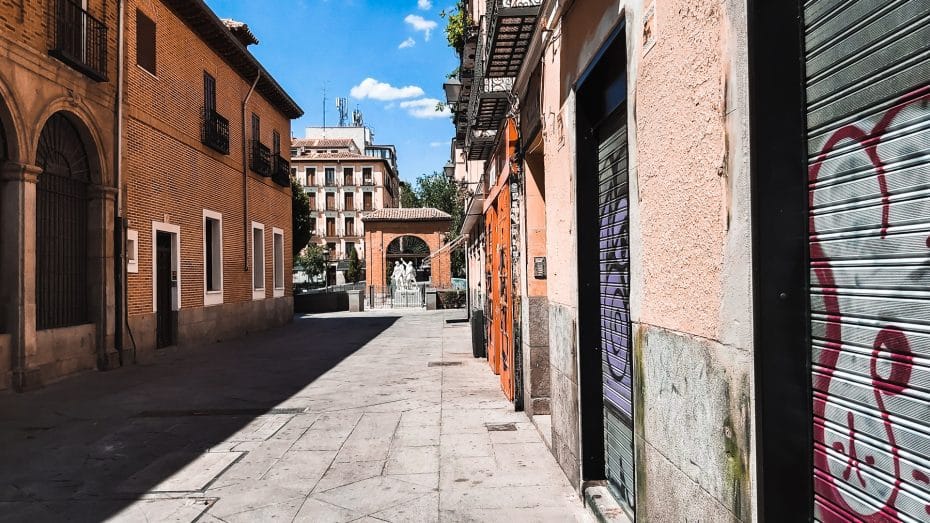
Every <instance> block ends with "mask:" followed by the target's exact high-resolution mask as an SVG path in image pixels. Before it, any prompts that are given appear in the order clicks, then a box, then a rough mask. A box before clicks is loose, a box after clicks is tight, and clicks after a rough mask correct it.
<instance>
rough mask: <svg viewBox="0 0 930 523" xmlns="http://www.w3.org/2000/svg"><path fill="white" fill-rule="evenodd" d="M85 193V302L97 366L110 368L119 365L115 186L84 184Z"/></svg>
mask: <svg viewBox="0 0 930 523" xmlns="http://www.w3.org/2000/svg"><path fill="white" fill-rule="evenodd" d="M88 196H89V197H90V201H89V203H88V209H87V211H88V212H87V218H88V219H87V227H88V231H87V272H88V274H87V288H88V294H87V297H88V303H87V305H88V311H89V313H90V320H91V321H92V322H93V323H94V324H96V326H97V328H96V336H97V339H96V342H97V368H98V369H99V370H110V369H115V368H118V367H119V366H120V361H119V355H118V354H117V352H116V326H117V322H116V291H115V289H116V275H115V272H114V270H115V269H114V266H113V264H114V263H115V262H114V252H113V250H114V246H113V225H114V216H115V215H116V188H115V187H109V186H106V185H92V186H90V187H89V188H88Z"/></svg>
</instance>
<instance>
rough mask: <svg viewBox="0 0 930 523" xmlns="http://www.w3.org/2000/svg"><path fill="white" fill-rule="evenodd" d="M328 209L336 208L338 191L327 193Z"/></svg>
mask: <svg viewBox="0 0 930 523" xmlns="http://www.w3.org/2000/svg"><path fill="white" fill-rule="evenodd" d="M326 210H327V211H335V210H336V193H334V192H328V193H326Z"/></svg>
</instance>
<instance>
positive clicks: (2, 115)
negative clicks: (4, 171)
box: [0, 78, 24, 162]
mask: <svg viewBox="0 0 930 523" xmlns="http://www.w3.org/2000/svg"><path fill="white" fill-rule="evenodd" d="M23 129H24V126H23V125H22V119H21V118H19V116H18V113H17V112H16V103H15V100H14V99H13V95H12V93H11V92H10V90H9V89H7V87H6V84H5V83H4V82H3V79H2V78H0V162H3V161H13V162H20V161H22V158H23V155H22V149H21V147H22V143H23V137H22V132H23Z"/></svg>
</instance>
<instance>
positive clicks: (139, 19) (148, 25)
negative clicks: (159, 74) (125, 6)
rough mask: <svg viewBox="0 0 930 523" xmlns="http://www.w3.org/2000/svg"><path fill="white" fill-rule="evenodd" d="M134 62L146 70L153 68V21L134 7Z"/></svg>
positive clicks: (153, 71) (149, 70)
mask: <svg viewBox="0 0 930 523" xmlns="http://www.w3.org/2000/svg"><path fill="white" fill-rule="evenodd" d="M136 63H137V64H139V67H141V68H143V69H145V70H146V71H148V72H150V73H152V74H153V75H154V74H156V70H155V22H154V21H152V19H151V18H149V17H147V16H145V14H144V13H143V12H142V11H140V10H138V9H136Z"/></svg>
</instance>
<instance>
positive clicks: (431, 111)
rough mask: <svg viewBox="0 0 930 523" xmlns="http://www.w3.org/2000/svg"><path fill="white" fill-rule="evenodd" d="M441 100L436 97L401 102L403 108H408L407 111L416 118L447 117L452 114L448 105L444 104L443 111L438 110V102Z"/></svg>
mask: <svg viewBox="0 0 930 523" xmlns="http://www.w3.org/2000/svg"><path fill="white" fill-rule="evenodd" d="M438 103H439V100H437V99H435V98H420V99H419V100H407V101H406V102H401V103H400V107H401V109H406V110H407V113H408V114H409V115H410V116H412V117H414V118H421V119H429V118H446V117H448V116H450V115H451V114H452V112H451V111H450V110H449V108H448V107H446V106H445V105H443V107H442V110H441V111H437V110H436V104H438Z"/></svg>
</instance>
